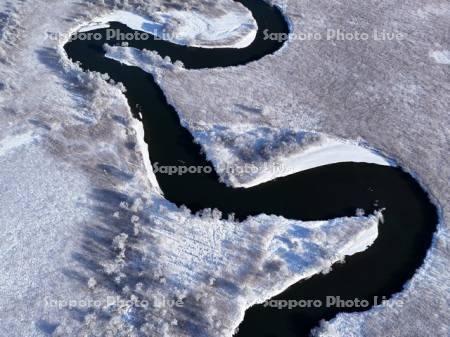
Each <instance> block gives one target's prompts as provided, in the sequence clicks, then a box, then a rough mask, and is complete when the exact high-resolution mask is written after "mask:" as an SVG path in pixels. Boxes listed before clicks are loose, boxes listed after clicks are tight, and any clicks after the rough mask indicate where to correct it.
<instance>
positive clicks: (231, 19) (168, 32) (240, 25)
mask: <svg viewBox="0 0 450 337" xmlns="http://www.w3.org/2000/svg"><path fill="white" fill-rule="evenodd" d="M234 7H236V8H235V10H234V11H228V12H225V13H223V14H222V15H220V16H217V17H211V16H207V15H205V14H204V13H201V12H199V11H187V10H179V9H173V8H172V9H169V10H167V11H164V12H155V13H152V17H153V19H151V18H149V17H144V16H141V15H138V14H135V13H132V12H128V11H123V10H119V11H115V12H113V13H111V14H108V15H105V16H102V17H99V18H97V19H95V20H94V22H92V23H91V24H88V25H86V26H83V27H82V28H81V29H80V30H79V31H80V32H87V31H90V30H94V29H98V28H105V27H108V26H109V25H108V23H109V22H120V23H122V24H124V25H126V26H128V27H130V28H131V29H134V30H138V31H142V32H146V33H150V34H153V35H155V36H157V37H159V38H160V39H163V40H167V41H170V42H173V43H176V44H182V45H188V46H194V47H202V48H219V47H220V48H245V47H247V46H249V45H250V44H251V43H252V42H253V40H254V39H255V37H256V33H257V31H258V25H257V23H256V21H255V19H254V18H253V16H252V14H251V13H250V12H249V11H248V10H247V9H245V8H242V7H243V6H242V5H240V4H236V5H235V6H234Z"/></svg>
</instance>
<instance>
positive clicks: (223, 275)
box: [0, 0, 450, 337]
mask: <svg viewBox="0 0 450 337" xmlns="http://www.w3.org/2000/svg"><path fill="white" fill-rule="evenodd" d="M196 3H197V4H198V3H200V2H198V1H190V2H184V1H166V2H156V1H154V2H153V1H152V2H132V1H128V2H126V1H117V2H113V1H108V0H104V1H101V0H98V1H91V2H88V1H86V2H80V1H69V0H66V1H52V2H50V1H44V0H34V1H31V0H25V1H8V2H2V3H0V74H1V76H0V81H1V83H0V111H1V113H0V123H1V124H0V125H2V126H1V127H0V144H1V149H0V173H1V174H0V181H1V186H2V187H3V189H2V192H1V193H0V200H1V205H2V207H1V208H0V224H1V226H2V231H1V233H2V234H1V238H2V245H1V250H0V254H1V259H0V270H1V271H2V276H1V282H0V293H1V294H2V295H1V296H0V308H2V309H3V310H2V314H0V335H1V336H33V337H34V336H49V335H54V336H86V335H90V336H133V335H139V334H147V335H157V336H164V335H168V336H183V335H186V336H198V335H200V334H199V332H204V333H205V334H206V335H208V334H209V335H211V336H226V335H230V334H231V331H232V330H233V329H234V328H235V327H236V325H237V323H238V322H239V320H240V319H241V318H242V313H243V311H242V310H244V309H245V308H246V307H248V306H249V305H250V304H252V303H254V302H255V301H263V300H264V299H266V298H268V297H270V296H271V295H273V294H275V293H277V292H279V291H280V290H282V289H283V288H284V287H285V286H287V285H288V284H290V283H293V282H295V281H297V280H299V279H301V278H302V277H305V276H309V275H311V274H313V273H317V272H319V271H323V270H328V268H329V267H330V265H331V263H332V262H333V261H336V260H339V259H342V257H343V255H345V254H346V253H349V252H353V249H352V248H354V245H353V244H352V243H353V242H352V239H353V238H354V237H357V236H358V234H361V233H362V234H366V235H364V237H365V238H366V239H367V241H366V244H370V242H371V240H373V238H374V236H375V234H376V233H375V231H374V229H375V228H376V222H377V218H376V217H367V218H362V217H355V218H351V219H338V220H335V221H330V222H314V223H301V222H296V221H288V220H285V219H281V218H273V217H266V216H260V217H258V218H252V219H249V220H248V221H247V222H245V223H241V224H239V225H237V224H236V223H235V222H234V221H233V220H232V219H230V220H220V215H219V214H218V212H217V211H206V212H205V213H204V214H203V215H202V216H194V215H192V214H190V213H189V212H188V211H187V210H185V209H177V208H175V207H174V206H173V205H171V204H170V203H168V202H167V201H165V200H164V199H162V198H161V197H160V196H159V195H158V193H157V190H156V188H155V186H152V185H151V183H150V182H149V179H148V176H147V173H148V172H147V171H146V169H145V166H144V160H143V154H142V151H144V149H142V145H140V144H139V142H138V139H137V136H136V128H135V127H134V125H133V121H132V120H131V117H130V112H129V109H128V107H127V105H126V101H125V99H124V97H123V95H122V93H121V90H123V88H121V86H120V85H110V84H109V83H108V81H107V76H106V75H99V74H92V73H91V74H86V73H82V72H81V70H80V69H79V68H78V67H76V66H75V65H73V64H71V63H70V62H69V61H68V60H67V59H65V57H64V54H63V52H62V50H61V45H59V44H57V42H56V41H51V40H49V39H46V36H47V33H48V32H56V33H66V32H68V31H71V30H73V29H74V28H76V27H78V26H80V25H83V24H86V23H88V22H90V21H91V19H92V18H96V17H98V16H100V15H103V14H106V13H109V12H110V11H111V9H112V8H118V9H133V10H134V9H135V11H136V12H138V13H141V14H143V13H144V11H147V13H152V12H153V11H154V10H157V9H159V10H165V9H166V7H165V6H170V7H171V8H172V7H175V8H182V6H186V4H189V6H195V4H196ZM202 3H204V4H207V5H203V7H202V8H205V9H206V8H209V7H212V6H219V8H220V6H223V7H222V8H224V9H223V10H226V11H227V12H228V11H229V10H230V8H232V7H233V3H232V2H231V1H214V2H212V1H209V2H202ZM216 4H217V5H216ZM139 6H141V7H139ZM152 6H155V7H154V9H153V7H152ZM230 6H231V7H230ZM214 8H215V7H214ZM286 8H287V13H288V15H289V17H290V19H291V20H292V23H293V27H294V29H295V30H296V31H298V30H299V29H306V28H304V27H307V29H310V30H314V29H323V28H324V27H325V26H330V25H336V22H339V24H340V25H342V26H343V27H347V28H349V29H350V27H351V28H352V29H354V28H355V25H356V26H357V27H360V28H361V29H362V28H370V27H374V26H383V27H390V28H398V29H401V30H404V31H406V32H408V34H409V35H408V36H409V37H408V39H407V40H406V41H405V42H403V43H400V44H395V45H393V43H392V42H390V43H379V44H375V43H372V44H361V43H350V42H349V43H342V44H340V43H335V44H332V43H329V42H326V41H319V42H314V41H312V42H311V41H310V42H308V41H306V42H305V41H292V42H291V43H290V44H289V47H288V48H285V49H284V50H283V51H282V53H278V54H277V56H274V57H267V58H265V59H264V60H261V61H260V62H257V63H254V64H251V65H248V66H246V67H239V68H236V69H223V70H205V71H192V72H191V71H176V70H177V69H178V70H180V69H181V68H180V65H178V66H174V67H169V66H168V67H166V68H161V69H162V70H161V72H160V74H159V80H160V83H161V84H162V85H163V88H164V91H165V93H166V95H167V96H168V98H169V99H170V101H171V102H173V104H174V105H175V106H176V107H177V109H178V110H179V111H182V112H183V119H184V121H185V122H186V123H187V124H189V125H195V124H194V123H195V122H198V121H202V122H207V123H209V125H220V126H222V127H225V128H226V127H228V128H230V129H231V128H232V126H233V125H234V124H236V122H239V123H240V122H241V121H242V120H243V119H245V120H246V123H248V124H249V125H254V129H255V130H257V129H258V128H259V127H264V128H270V129H271V130H290V131H285V134H284V135H283V134H280V135H277V134H274V136H273V138H268V139H273V140H274V141H278V140H279V139H280V138H279V137H284V136H285V135H288V137H287V138H288V139H289V140H290V141H293V140H297V139H300V138H298V137H297V136H296V135H297V132H298V131H296V130H299V129H301V130H307V131H308V132H313V133H316V132H319V131H320V132H325V133H327V134H330V135H334V136H336V137H341V138H351V139H354V140H359V138H362V139H365V140H366V141H367V142H368V143H369V144H370V145H371V146H373V147H375V148H378V149H380V150H382V151H383V152H385V153H388V154H389V155H391V156H392V157H394V158H396V159H397V160H398V161H399V162H400V163H401V164H402V165H403V166H404V167H405V168H407V169H408V170H409V171H411V172H414V173H416V176H417V177H418V178H419V179H420V180H421V181H422V182H423V184H424V186H425V187H427V188H428V190H429V191H430V193H431V195H432V197H433V200H435V201H436V202H437V203H439V205H440V206H441V209H442V214H441V217H442V218H441V221H442V222H441V224H440V229H439V232H438V233H437V235H436V238H435V243H434V247H433V249H432V250H431V251H430V253H429V256H428V258H427V261H426V263H425V265H424V266H423V268H422V269H421V270H420V271H419V272H418V274H417V275H416V277H415V278H414V279H413V280H412V281H411V282H410V284H409V285H408V287H407V289H406V291H405V292H404V293H402V294H400V295H399V296H402V298H403V299H404V301H405V303H407V305H406V306H405V307H404V308H403V309H402V310H400V311H399V310H397V309H390V308H379V309H375V310H372V311H371V312H369V313H364V314H359V315H345V316H340V317H339V318H338V319H337V320H335V321H333V322H330V323H326V324H325V323H324V325H323V329H322V334H323V335H324V336H326V334H327V333H328V335H330V334H331V335H333V336H338V335H342V336H349V335H354V336H363V335H368V336H385V335H386V334H387V333H386V331H388V332H389V334H390V335H393V336H408V337H409V336H411V335H417V336H439V334H441V335H442V336H446V334H448V330H446V329H448V322H449V321H450V318H449V314H450V310H448V301H445V300H446V299H448V293H449V292H448V279H449V278H450V277H449V269H448V268H447V266H448V261H449V256H450V252H449V249H448V247H449V244H448V243H449V235H448V228H449V222H448V219H449V216H450V210H449V207H450V206H449V202H450V196H449V194H448V177H449V176H450V173H449V167H448V165H447V158H448V155H449V151H450V149H449V146H448V139H449V138H450V136H449V133H448V130H449V127H448V125H450V122H449V116H448V111H449V105H450V104H449V96H448V92H449V89H450V88H449V86H448V81H447V80H448V73H449V68H448V65H447V64H443V63H437V62H435V60H434V59H433V58H432V57H430V56H429V55H430V52H433V51H436V50H439V51H442V50H449V49H450V46H449V45H448V41H449V39H448V29H447V28H448V19H449V14H448V13H449V6H448V3H447V2H445V1H439V0H434V1H431V2H428V3H427V4H426V5H424V4H422V3H419V2H417V3H416V2H414V1H413V2H409V3H402V4H399V3H398V2H394V1H387V0H386V1H382V2H374V3H367V2H361V1H349V2H345V3H343V2H339V3H338V2H331V3H330V2H329V1H318V2H314V3H312V2H310V1H308V2H306V1H302V0H299V1H290V2H289V3H288V6H287V7H286ZM211 13H212V14H213V13H214V12H211ZM361 13H362V14H361ZM208 15H209V14H208ZM214 15H216V14H214ZM217 15H220V11H218V12H217ZM343 18H345V19H343ZM302 27H303V28H302ZM355 55H358V56H355ZM298 60H301V62H298ZM285 82H288V83H291V84H292V85H290V86H289V87H286V86H284V85H279V84H280V83H285ZM204 85H207V86H208V90H207V91H208V95H203V93H204V92H205V88H204ZM186 87H189V88H190V90H189V92H186V90H185V88H186ZM193 97H195V100H193V99H192V98H193ZM262 107H264V108H262ZM202 127H203V129H204V130H205V124H203V126H202ZM192 130H193V128H192ZM290 135H291V136H292V137H291V136H290ZM225 139H226V138H225ZM247 140H248V141H249V142H252V141H254V140H255V139H253V138H252V137H251V136H247ZM217 141H220V142H223V143H224V144H227V146H230V147H231V149H234V152H235V153H236V158H239V155H240V156H241V157H240V158H244V159H245V158H247V157H246V156H245V151H244V152H242V151H241V152H242V153H241V154H240V150H241V149H243V147H242V146H240V145H239V144H235V143H233V142H231V143H229V142H224V137H218V138H217ZM289 144H290V143H289ZM289 144H287V145H286V147H284V146H282V147H281V148H279V147H277V146H272V145H271V144H269V143H266V144H264V145H263V146H262V147H261V153H260V154H259V155H257V157H256V159H257V160H262V161H264V160H265V161H267V160H271V158H273V157H272V155H271V154H270V151H271V150H274V154H273V155H275V154H276V153H277V151H285V150H286V151H291V150H290V149H291V145H289ZM300 146H302V143H300ZM212 151H213V150H212ZM283 238H285V239H286V240H282V239H283ZM309 243H314V246H315V247H316V249H315V250H313V251H311V250H310V249H309V246H310V245H309ZM358 243H359V242H358ZM306 246H308V249H306V248H305V247H306ZM292 247H295V248H292ZM290 250H292V252H293V253H294V254H296V256H297V257H298V260H297V259H295V260H294V261H290V260H287V259H286V258H285V257H286V256H285V255H283V254H285V253H286V252H287V251H290ZM243 251H245V252H246V253H247V254H243V253H242V252H243ZM300 261H301V263H300ZM262 275H264V276H266V275H273V278H266V277H262ZM277 287H278V288H277ZM108 296H114V298H116V301H115V302H114V303H115V304H113V305H110V306H106V305H104V304H102V303H99V304H98V305H97V304H95V303H94V304H95V305H94V309H93V308H87V307H86V306H85V305H82V304H83V303H84V302H82V301H96V300H97V301H99V300H100V301H101V300H105V299H106V298H107V297H108ZM155 296H160V297H157V298H156V299H157V300H158V301H159V304H161V298H163V299H165V301H166V302H164V301H162V303H165V304H166V306H164V305H157V306H156V307H157V308H152V310H142V309H138V310H136V309H133V308H132V307H130V305H129V303H128V302H123V300H132V301H134V302H139V301H141V302H142V300H144V299H148V300H150V301H151V303H152V306H153V304H154V302H155ZM55 300H59V301H60V302H59V304H60V306H62V307H61V308H60V307H57V306H55V305H52V301H55ZM68 300H75V301H77V302H76V303H77V304H75V305H73V306H72V305H71V306H70V307H68V306H67V305H65V306H64V305H63V304H65V303H66V301H68ZM177 301H182V303H185V304H186V305H182V306H181V307H179V306H177V305H173V304H174V303H175V304H176V302H177ZM91 303H92V302H91ZM167 305H169V307H170V310H169V309H167ZM196 313H199V315H196ZM204 313H207V314H208V315H206V314H204Z"/></svg>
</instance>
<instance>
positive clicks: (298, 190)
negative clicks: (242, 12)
mask: <svg viewBox="0 0 450 337" xmlns="http://www.w3.org/2000/svg"><path fill="white" fill-rule="evenodd" d="M239 2H241V3H242V4H244V6H246V7H247V8H248V9H249V10H250V11H251V12H252V14H253V16H254V18H255V20H256V21H257V23H258V27H259V30H258V34H257V36H256V39H255V41H254V42H253V43H252V44H251V45H250V46H249V47H247V48H243V49H202V48H192V47H186V46H180V45H176V44H172V43H170V42H167V41H161V40H155V39H151V40H148V41H127V42H129V45H130V46H131V47H135V48H139V49H144V48H145V49H148V50H154V51H157V52H158V53H159V54H160V55H161V56H163V57H164V56H170V57H171V59H172V60H173V61H175V60H180V61H182V62H183V63H184V65H185V67H186V68H188V69H199V68H214V67H229V66H234V65H244V64H246V63H249V62H257V60H258V59H260V58H262V57H264V56H265V55H268V54H271V53H274V52H275V51H277V50H278V49H279V48H280V47H281V46H282V45H283V43H282V42H278V41H273V40H270V39H269V40H268V39H264V33H263V32H264V31H265V30H266V29H267V30H268V31H269V32H272V33H287V32H288V25H287V23H286V21H285V19H284V17H283V15H282V14H281V12H280V11H279V10H278V9H276V8H274V7H271V6H270V5H268V4H267V3H266V2H264V1H255V0H242V1H239ZM111 28H113V29H115V28H117V29H120V30H121V31H122V32H124V33H127V32H134V31H133V30H130V29H129V28H127V27H126V26H123V25H121V24H119V23H111ZM95 33H101V34H102V36H103V37H105V36H106V34H105V28H102V29H98V30H96V31H95ZM106 42H107V43H108V44H111V45H115V44H116V45H120V43H121V42H122V41H106V40H105V39H101V40H97V41H81V40H77V39H75V40H73V41H71V42H69V43H67V44H66V46H65V50H66V52H67V54H68V56H69V57H70V58H71V59H72V60H73V61H79V62H81V65H82V67H83V69H89V70H93V71H98V72H101V73H108V74H109V75H110V77H111V78H112V79H114V80H115V81H117V82H122V83H123V84H124V85H125V87H126V88H127V92H126V97H127V99H128V102H129V105H130V107H131V108H132V111H133V114H134V115H135V117H136V118H139V116H140V114H141V115H142V122H143V124H144V128H145V134H146V141H148V143H149V152H150V158H151V160H152V162H158V163H159V165H165V166H178V165H180V163H183V165H187V166H203V167H205V166H211V164H210V163H209V162H208V161H207V160H206V158H205V156H204V154H202V152H201V148H200V147H199V145H197V144H196V143H195V142H194V139H193V137H192V135H191V134H190V133H189V132H188V131H187V130H186V129H185V128H183V127H182V125H181V124H180V120H179V117H178V114H177V113H176V111H175V110H174V109H173V107H171V106H170V105H169V104H168V103H167V101H166V99H165V97H164V94H163V92H162V90H161V89H160V87H159V86H158V85H157V84H156V82H155V81H154V79H153V77H152V76H151V75H149V74H147V73H145V72H144V71H143V70H141V69H139V68H135V67H127V66H122V65H121V64H120V63H118V62H116V61H113V60H110V59H107V58H106V57H105V52H104V50H103V47H102V46H103V44H104V43H106ZM280 57H282V56H280ZM156 178H157V180H158V183H159V185H160V187H161V189H162V191H163V192H164V196H165V197H166V198H167V199H168V200H170V201H172V202H173V203H175V204H177V205H186V206H187V207H189V208H190V209H191V210H192V211H194V212H195V211H199V210H201V209H204V208H217V209H219V210H221V211H222V212H223V213H225V214H229V213H235V214H236V216H237V218H238V219H244V218H246V217H247V216H250V215H257V214H261V213H266V214H276V215H280V216H284V217H286V218H290V219H299V220H324V219H332V218H336V217H342V216H352V215H354V214H355V210H356V209H357V208H363V209H364V210H366V212H368V213H370V212H373V211H375V210H377V209H380V208H385V209H386V210H385V211H384V218H385V221H384V223H382V224H381V225H380V228H379V237H378V238H377V240H376V241H375V243H374V244H373V245H372V246H371V247H370V248H368V249H367V250H366V251H365V252H363V253H359V254H356V255H354V256H351V257H348V258H347V259H346V262H345V263H344V264H338V265H335V266H334V267H333V270H332V271H331V272H330V273H329V274H326V275H317V276H314V277H312V278H310V279H308V280H304V281H301V282H298V283H297V284H295V285H294V286H292V287H290V288H289V289H288V290H286V291H285V292H284V293H282V294H280V295H279V296H277V299H294V300H299V299H312V300H320V301H323V302H324V303H325V302H326V298H327V296H339V297H340V298H341V299H342V300H353V299H355V298H358V299H359V300H368V301H369V303H370V304H371V305H372V304H373V302H374V298H375V296H378V298H379V299H380V298H382V297H383V296H384V297H386V298H389V297H390V296H391V295H392V294H394V293H396V292H398V291H400V290H401V289H402V287H403V285H404V284H405V282H407V281H408V280H409V279H410V278H411V277H412V275H413V274H414V272H415V270H416V269H417V268H418V267H419V266H420V265H421V264H422V261H423V259H424V257H425V254H426V251H427V249H428V248H429V246H430V244H431V239H432V234H433V232H434V231H435V229H436V225H437V223H438V216H437V211H436V208H435V207H434V206H433V205H432V204H431V202H430V200H429V198H428V196H427V194H426V193H425V192H424V190H423V189H422V188H421V187H420V185H419V184H418V183H417V182H416V181H415V180H414V179H413V178H412V177H411V176H410V175H409V174H407V173H405V172H403V171H402V170H401V169H399V168H393V167H385V166H377V165H371V164H361V163H358V164H356V163H341V164H335V165H328V166H324V167H319V168H315V169H312V170H308V171H305V172H300V173H297V174H292V175H290V176H287V177H283V178H279V179H276V180H274V181H271V182H267V183H264V184H261V185H259V186H256V187H253V188H248V189H242V188H231V187H228V186H225V185H224V184H222V183H220V182H219V177H218V175H217V174H216V173H215V172H214V171H212V172H210V173H202V174H198V173H197V174H185V175H168V174H164V173H157V174H156ZM367 309H368V308H367V307H364V308H338V307H336V306H331V307H326V306H320V307H306V308H299V307H297V308H294V309H291V310H287V309H285V310H279V309H277V308H270V307H263V306H261V305H260V306H255V307H253V308H251V309H250V310H248V311H247V313H246V316H245V320H244V322H243V323H242V324H241V326H240V327H239V333H238V336H239V337H247V336H248V337H250V336H251V337H255V336H260V337H263V336H266V337H269V336H270V337H274V336H280V337H290V336H307V335H308V333H309V331H310V330H311V329H312V328H313V327H314V326H316V325H317V324H318V323H319V321H320V320H321V319H331V318H332V317H334V316H335V315H336V314H337V313H339V312H344V311H356V310H367Z"/></svg>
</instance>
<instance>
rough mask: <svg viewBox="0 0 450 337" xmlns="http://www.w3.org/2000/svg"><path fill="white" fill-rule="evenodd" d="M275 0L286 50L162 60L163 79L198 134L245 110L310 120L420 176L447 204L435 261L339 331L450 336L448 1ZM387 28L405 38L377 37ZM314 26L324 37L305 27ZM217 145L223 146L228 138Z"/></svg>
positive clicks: (302, 125)
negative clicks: (253, 58)
mask: <svg viewBox="0 0 450 337" xmlns="http://www.w3.org/2000/svg"><path fill="white" fill-rule="evenodd" d="M273 2H274V3H277V4H278V5H279V6H280V7H281V8H283V10H284V11H285V13H286V16H287V17H288V19H289V22H290V27H291V29H292V34H291V38H290V40H289V41H288V43H287V45H286V46H285V47H284V48H282V49H281V50H280V51H278V52H277V53H275V54H274V55H270V56H267V57H264V58H263V59H261V60H259V61H257V62H253V63H250V64H248V65H246V66H241V67H233V68H227V69H209V70H206V69H205V70H190V71H180V69H177V68H175V69H171V68H169V67H166V68H160V69H159V70H158V76H157V79H158V83H159V84H160V86H161V87H162V88H163V90H164V93H165V95H166V97H167V99H168V101H169V102H170V103H171V104H172V105H173V106H174V107H175V108H176V110H177V111H178V112H179V113H180V116H181V118H182V120H183V123H184V125H185V126H186V127H187V128H189V130H191V132H193V133H194V134H195V132H196V131H197V129H200V131H202V132H205V129H206V130H207V131H206V132H209V133H210V134H212V132H213V131H214V130H215V129H217V128H218V127H220V128H223V129H232V128H233V126H234V125H236V124H240V123H242V122H243V120H245V123H246V124H249V125H253V129H257V128H261V127H263V128H265V127H269V128H273V129H275V130H290V131H291V132H293V133H295V132H297V130H299V129H300V130H303V131H304V132H312V133H318V134H325V135H328V136H331V137H332V138H336V139H346V140H349V141H352V142H355V143H363V144H368V145H369V147H370V148H373V149H376V150H377V151H378V152H379V153H381V154H382V155H383V156H384V157H385V158H391V159H393V160H394V161H395V163H397V164H398V165H399V166H401V167H402V168H404V169H405V170H406V171H408V172H409V173H411V174H412V175H413V176H414V177H416V178H417V179H418V181H419V182H420V183H421V185H422V186H423V188H424V189H425V190H427V191H428V192H429V195H430V198H431V200H432V201H433V202H434V204H435V205H437V207H438V208H439V210H440V221H439V224H438V228H439V230H438V231H437V232H436V234H435V237H434V243H433V247H432V248H431V249H430V251H429V252H428V255H427V258H426V260H425V261H424V264H423V266H422V267H421V268H420V269H419V270H418V271H417V273H416V275H415V276H414V277H413V279H412V280H411V281H410V283H409V284H408V285H407V286H406V288H405V290H404V291H403V292H401V293H400V294H398V296H399V297H401V298H402V300H404V302H405V305H404V306H403V307H402V308H398V307H388V306H386V307H383V308H375V309H373V310H371V311H369V312H367V313H363V314H345V315H340V316H338V318H337V319H336V320H334V321H332V322H329V323H328V325H327V329H328V330H327V331H331V332H330V333H329V334H328V335H329V336H330V335H332V336H335V335H336V336H339V335H340V336H385V335H387V334H388V335H392V336H405V337H410V336H421V337H422V336H430V337H431V336H433V337H434V336H439V337H441V336H442V337H447V336H448V335H449V331H448V329H449V326H450V323H449V322H450V317H449V315H450V308H449V301H448V300H449V298H450V295H449V294H450V293H449V291H448V285H449V281H448V280H449V279H450V269H449V268H448V267H447V266H448V263H449V260H450V251H449V249H448V247H449V229H450V193H449V181H450V167H449V165H448V158H449V155H450V114H449V111H450V94H449V93H450V83H449V81H448V79H449V77H450V68H449V67H448V65H447V64H445V63H446V58H447V56H446V55H447V54H446V52H444V51H448V50H450V44H449V43H450V31H449V25H448V22H449V20H450V5H449V3H448V1H446V0H433V1H428V2H426V3H423V2H420V1H415V0H414V1H408V2H402V3H399V2H397V1H391V0H384V1H377V2H361V1H356V0H351V1H345V2H342V1H331V2H330V1H315V2H311V1H304V0H290V1H282V0H279V1H273ZM329 29H330V30H334V31H336V30H338V29H340V30H341V31H343V32H347V33H354V32H355V31H356V32H360V33H362V32H364V33H367V34H368V35H369V39H368V40H366V41H361V40H359V41H356V40H354V39H353V40H350V39H339V40H338V39H336V38H334V39H327V38H326V34H327V30H329ZM375 30H376V31H377V32H378V33H380V32H382V31H383V30H384V31H385V32H387V33H393V34H396V33H398V34H400V35H401V36H402V38H399V39H394V40H389V39H385V40H380V39H378V40H377V39H375V38H374V37H373V34H374V31H375ZM300 33H303V35H301V34H300ZM305 34H306V35H305ZM308 34H310V35H309V36H313V35H311V34H321V37H322V38H314V37H312V38H307V37H306V38H305V36H308ZM377 36H379V35H377ZM430 51H431V55H430ZM285 83H289V85H285ZM185 88H189V91H188V92H187V91H186V90H185ZM205 92H208V95H204V93H205ZM198 125H200V127H198ZM211 139H212V138H211ZM244 140H245V139H244ZM199 141H200V142H202V140H201V139H199ZM245 144H246V143H245V142H243V144H242V147H245ZM213 148H215V149H221V148H223V145H222V144H221V140H220V138H219V139H217V140H216V142H215V144H214V146H213ZM231 150H232V148H229V151H231ZM212 151H214V150H212ZM300 151H301V147H300ZM218 158H219V159H220V156H218ZM250 160H252V159H251V158H250ZM270 161H271V159H268V160H267V162H270ZM236 162H237V159H236ZM333 331H335V332H333ZM336 331H339V333H337V332H336ZM347 331H348V333H347ZM352 334H353V335H352Z"/></svg>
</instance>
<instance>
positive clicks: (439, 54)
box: [430, 50, 450, 64]
mask: <svg viewBox="0 0 450 337" xmlns="http://www.w3.org/2000/svg"><path fill="white" fill-rule="evenodd" d="M430 56H431V57H432V58H433V59H434V60H435V61H436V63H439V64H450V51H448V50H435V51H433V52H431V53H430Z"/></svg>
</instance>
